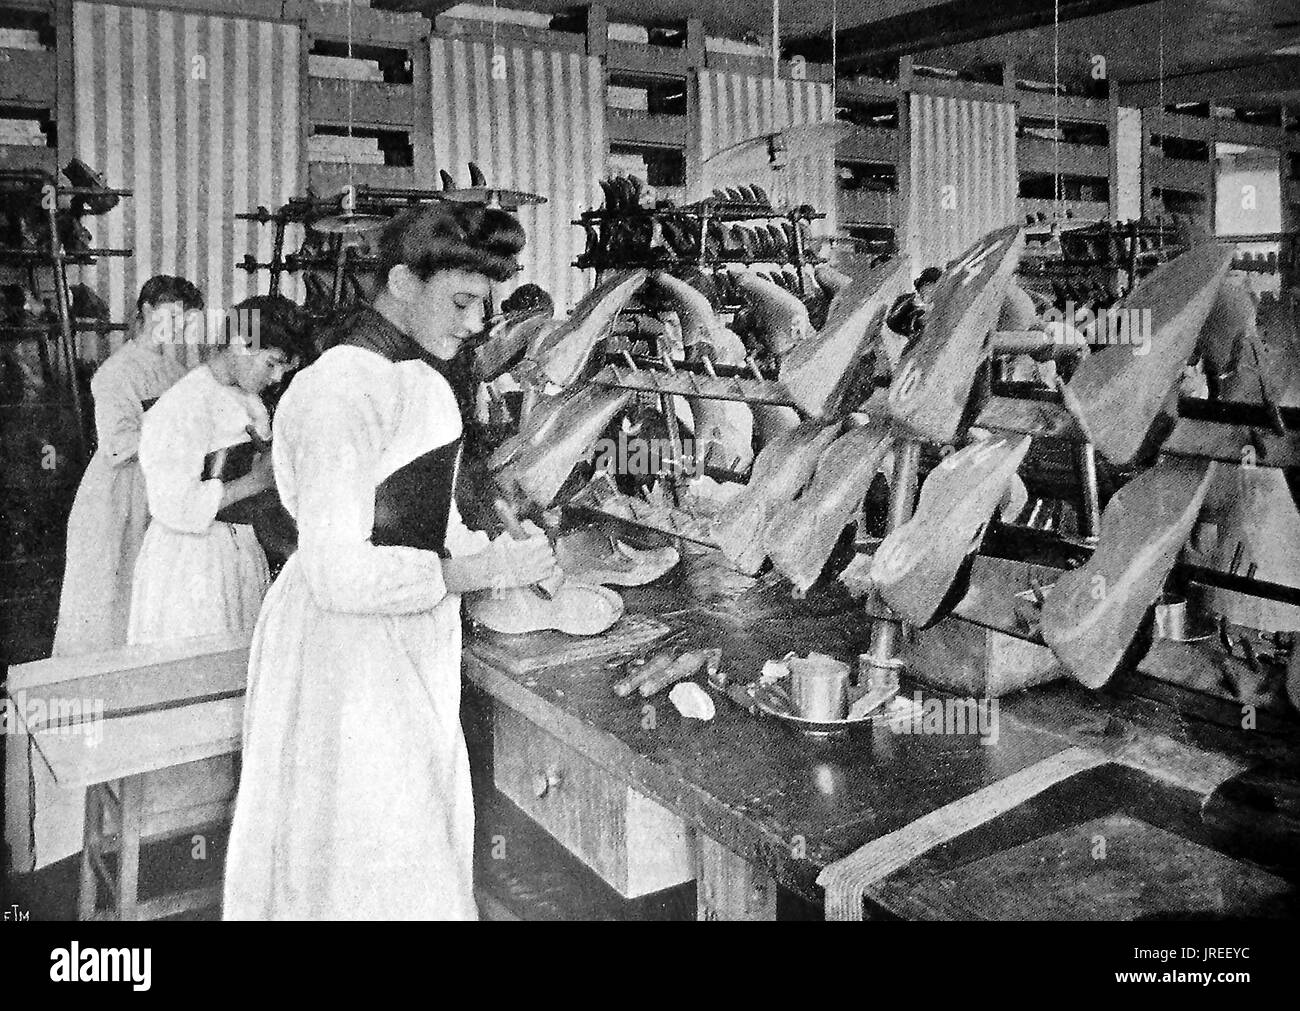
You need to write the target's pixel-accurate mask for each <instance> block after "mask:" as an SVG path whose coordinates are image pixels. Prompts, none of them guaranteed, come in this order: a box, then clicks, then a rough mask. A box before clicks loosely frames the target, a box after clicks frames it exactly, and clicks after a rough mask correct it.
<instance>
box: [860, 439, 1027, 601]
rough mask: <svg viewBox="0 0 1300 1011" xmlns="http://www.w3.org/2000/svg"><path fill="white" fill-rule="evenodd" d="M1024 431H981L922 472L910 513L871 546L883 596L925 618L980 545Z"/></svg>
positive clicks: (1021, 448)
mask: <svg viewBox="0 0 1300 1011" xmlns="http://www.w3.org/2000/svg"><path fill="white" fill-rule="evenodd" d="M1029 443H1030V438H1029V436H1027V435H1026V436H1022V437H1021V438H1020V439H1018V440H1016V441H1014V442H1013V441H1012V440H1011V439H1009V438H996V439H984V440H980V441H979V442H975V443H972V444H971V445H969V446H966V447H964V448H963V449H960V450H958V451H957V452H955V453H953V454H951V455H950V456H948V457H945V458H944V460H943V462H941V463H940V464H939V466H937V467H935V468H934V470H932V471H930V474H929V476H928V477H926V479H925V484H924V485H922V487H921V495H920V499H919V500H918V502H917V505H916V512H915V513H914V514H913V516H912V518H911V519H910V520H908V521H907V522H906V523H904V524H903V525H902V526H900V527H898V528H897V529H896V530H894V531H892V532H891V533H890V534H889V535H888V536H886V537H885V539H884V540H883V541H882V542H881V544H880V547H879V548H877V549H876V553H875V556H874V558H873V560H872V563H871V579H872V582H873V583H875V585H876V587H877V588H878V589H879V590H880V594H881V596H882V597H884V599H885V601H886V603H888V604H889V606H890V607H892V608H893V609H894V610H895V611H897V612H898V613H899V614H901V615H903V617H904V618H906V619H907V621H909V622H910V623H912V624H913V625H917V626H922V627H924V626H926V625H929V624H930V623H931V622H932V621H933V620H934V618H935V616H936V615H937V614H938V613H939V611H940V609H941V605H942V604H943V603H944V602H945V600H947V599H948V597H949V594H950V593H951V591H952V589H953V586H954V584H955V583H956V582H957V578H958V575H959V574H960V573H961V570H962V566H963V565H964V564H965V562H966V559H967V558H969V557H970V556H971V554H973V553H974V552H975V551H976V549H978V548H979V545H980V542H981V541H982V540H983V539H984V531H985V529H986V528H987V526H988V523H989V520H990V519H992V517H993V513H994V512H995V511H996V510H997V509H998V508H999V507H1000V506H1001V505H1002V504H1003V502H1004V500H1005V499H1006V497H1007V491H1008V489H1009V488H1010V486H1011V484H1012V479H1013V478H1014V477H1015V476H1016V471H1017V470H1018V469H1019V467H1020V464H1021V463H1022V462H1023V461H1024V458H1025V454H1026V453H1027V452H1028V451H1029Z"/></svg>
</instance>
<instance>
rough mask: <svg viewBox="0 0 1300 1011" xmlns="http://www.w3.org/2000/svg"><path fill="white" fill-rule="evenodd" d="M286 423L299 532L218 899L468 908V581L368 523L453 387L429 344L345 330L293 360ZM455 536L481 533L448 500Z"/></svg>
mask: <svg viewBox="0 0 1300 1011" xmlns="http://www.w3.org/2000/svg"><path fill="white" fill-rule="evenodd" d="M363 316H364V317H365V318H366V319H367V323H366V325H368V326H369V327H370V328H371V329H372V330H373V329H375V328H378V329H380V330H385V329H386V330H387V331H388V333H387V335H386V336H387V337H388V338H390V339H391V340H393V341H396V342H400V341H402V340H405V338H402V337H401V336H400V334H397V331H395V330H393V329H392V328H391V326H389V325H388V324H387V323H386V322H383V321H382V318H381V317H379V316H378V314H376V313H374V312H373V311H370V312H368V313H365V314H363ZM275 429H276V434H275V441H274V450H273V452H274V454H275V473H276V484H277V485H278V487H279V491H280V497H281V500H282V502H283V503H284V506H285V508H286V509H287V510H288V511H289V512H290V513H291V514H293V516H294V517H295V519H296V520H297V523H298V550H297V552H296V553H295V554H294V555H293V556H292V557H291V558H290V559H289V561H288V563H287V564H286V566H285V568H284V571H283V572H282V573H281V574H280V576H279V578H278V579H277V580H276V582H275V585H274V586H273V587H272V588H271V592H270V593H269V594H268V595H267V599H266V603H265V605H264V607H263V609H262V614H261V617H260V619H259V621H258V626H257V631H256V634H255V636H254V639H253V645H252V650H251V654H250V657H249V683H248V697H247V700H246V703H245V722H244V750H243V774H242V777H241V781H240V789H239V796H238V800H237V803H236V809H235V820H234V825H233V827H232V829H231V838H230V847H229V855H228V858H227V864H226V880H225V901H224V911H223V915H224V917H225V918H226V919H395V920H397V919H473V918H475V917H476V916H477V910H476V907H475V904H474V895H473V836H474V808H473V799H472V796H471V792H470V777H469V760H468V755H467V752H466V748H465V739H464V735H463V733H462V730H461V726H460V646H461V643H460V598H459V596H457V595H454V594H449V593H447V592H446V589H445V587H444V585H443V581H442V575H441V564H442V563H441V558H440V556H439V555H438V554H437V553H436V552H434V551H428V550H420V549H417V548H412V547H403V546H383V547H381V546H376V545H374V544H373V543H371V539H370V538H371V532H372V529H373V527H374V520H375V515H374V514H375V492H376V488H377V486H378V485H379V484H380V483H381V482H382V481H384V479H385V478H387V477H388V476H390V475H392V474H393V473H394V472H395V471H397V470H399V469H400V468H402V467H404V466H405V465H407V464H408V463H410V462H411V461H414V460H416V459H418V458H420V457H422V456H424V455H425V454H427V453H429V452H431V451H432V450H434V449H436V448H438V447H443V446H446V445H447V444H449V443H451V442H452V441H453V440H456V439H458V438H459V437H460V432H461V420H460V414H459V411H458V409H457V406H456V401H455V398H454V396H453V394H452V391H451V388H450V386H448V385H447V382H446V381H445V380H444V379H443V377H442V376H441V375H440V374H439V373H438V372H437V371H435V370H434V369H433V368H431V367H429V366H428V365H426V364H424V363H423V362H422V361H419V360H393V357H392V356H389V357H385V356H384V355H382V354H380V353H377V352H376V351H374V350H365V349H362V348H358V347H349V346H341V347H335V348H332V349H331V350H329V351H327V352H326V353H325V354H324V355H322V356H321V358H320V359H319V360H318V361H317V362H316V363H315V364H314V365H312V366H310V367H309V368H307V369H305V370H304V371H303V372H302V373H300V374H299V375H298V376H297V377H295V379H294V381H293V383H292V385H291V386H290V388H289V390H288V392H287V393H286V394H285V396H284V398H283V400H282V401H281V403H280V406H279V410H278V412H277V415H276V423H275ZM445 543H446V548H447V550H448V552H449V553H450V554H452V555H465V554H472V553H474V552H477V551H480V550H482V549H483V548H484V547H486V546H487V544H488V539H487V537H486V536H485V535H483V534H480V533H472V532H471V531H469V530H468V529H466V528H465V526H464V524H463V523H462V522H461V519H460V516H459V514H458V513H457V512H456V510H455V505H454V502H453V503H452V504H451V505H450V507H449V520H448V528H447V533H446V541H445Z"/></svg>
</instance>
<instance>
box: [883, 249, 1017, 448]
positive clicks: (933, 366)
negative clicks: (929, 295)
mask: <svg viewBox="0 0 1300 1011" xmlns="http://www.w3.org/2000/svg"><path fill="white" fill-rule="evenodd" d="M1024 247H1025V236H1024V233H1023V232H1022V231H1021V230H1020V229H1019V228H1018V227H1017V226H1014V225H1013V226H1009V227H1006V228H999V229H997V230H996V231H993V232H990V233H989V234H988V235H986V236H984V238H982V239H981V240H980V241H979V242H977V243H976V244H975V245H974V246H972V247H971V248H970V249H968V250H967V251H966V253H965V254H964V255H963V256H962V258H961V259H960V260H959V261H957V263H956V265H955V266H953V267H952V268H951V269H949V270H947V271H945V273H944V275H943V277H942V278H940V280H939V287H938V288H937V289H936V291H935V294H934V309H933V310H932V311H931V312H930V314H929V316H928V317H927V318H926V322H925V330H924V332H923V334H922V336H921V340H920V341H919V342H918V343H917V346H916V347H915V348H913V349H912V350H911V351H910V352H909V353H907V354H905V355H904V356H903V358H902V359H901V360H900V361H899V363H898V372H897V374H896V375H895V377H894V380H893V382H891V383H890V386H889V399H888V404H889V411H890V414H891V415H892V416H893V417H894V419H895V420H897V421H898V422H899V423H900V424H901V425H903V426H905V427H906V428H907V429H909V430H910V431H911V432H912V433H914V434H915V435H916V436H917V437H919V438H921V439H924V440H927V441H929V442H937V443H941V444H942V443H949V442H952V441H953V440H954V439H955V438H956V437H957V430H958V427H959V426H960V424H961V419H962V416H963V415H964V414H965V413H966V405H967V403H968V402H969V401H970V394H971V388H972V387H973V386H974V384H975V375H976V373H977V372H978V371H979V367H980V366H981V365H982V364H983V362H984V360H985V359H986V358H987V357H988V335H989V331H990V330H992V329H993V324H994V323H996V322H997V318H998V314H999V313H1000V312H1001V310H1002V303H1003V301H1004V300H1005V298H1006V292H1007V286H1008V285H1009V284H1010V283H1011V274H1012V271H1014V270H1015V268H1016V265H1017V264H1018V263H1019V262H1020V254H1021V252H1022V251H1023V250H1024Z"/></svg>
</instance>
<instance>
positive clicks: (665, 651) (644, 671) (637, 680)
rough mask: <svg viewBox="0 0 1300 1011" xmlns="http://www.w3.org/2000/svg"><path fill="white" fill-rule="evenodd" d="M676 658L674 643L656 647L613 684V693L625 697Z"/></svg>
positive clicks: (668, 665)
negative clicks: (634, 667)
mask: <svg viewBox="0 0 1300 1011" xmlns="http://www.w3.org/2000/svg"><path fill="white" fill-rule="evenodd" d="M676 659H677V646H676V645H675V644H674V645H672V646H668V647H666V648H660V649H656V651H655V652H653V653H651V654H650V656H649V657H648V658H647V659H646V662H645V663H644V664H643V665H642V666H640V667H638V668H637V669H636V670H634V671H632V672H631V673H629V674H628V675H627V677H625V678H623V679H622V680H621V681H619V682H617V683H616V684H615V685H614V694H615V695H617V696H618V697H619V698H626V697H627V696H628V695H631V694H632V693H633V692H634V691H636V690H637V689H638V688H639V687H640V686H641V685H642V684H643V683H644V682H645V681H647V680H648V679H650V678H652V677H654V676H655V675H657V674H660V673H662V672H663V671H665V670H667V669H668V668H669V667H671V666H672V664H673V662H674V661H675V660H676Z"/></svg>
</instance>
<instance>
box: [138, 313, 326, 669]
mask: <svg viewBox="0 0 1300 1011" xmlns="http://www.w3.org/2000/svg"><path fill="white" fill-rule="evenodd" d="M286 302H287V300H283V299H279V298H270V297H269V296H262V297H259V298H252V299H248V300H246V301H244V302H241V303H240V304H239V305H237V306H235V308H234V310H233V312H232V314H231V318H230V319H228V320H227V321H226V330H227V331H228V334H229V342H228V343H227V344H226V345H225V346H224V347H222V348H221V349H220V350H219V351H218V352H217V353H216V354H214V355H212V356H211V357H210V358H209V359H208V361H207V363H206V364H204V365H200V366H199V367H198V368H196V369H194V370H193V371H192V372H190V373H189V374H188V375H187V376H186V377H185V378H184V379H182V380H181V381H180V382H178V383H177V384H176V385H175V386H173V387H172V388H171V389H170V390H168V391H167V392H166V393H165V394H164V395H163V396H162V397H160V398H159V400H158V403H157V404H155V405H154V407H153V409H152V410H150V412H149V413H148V415H147V416H146V417H145V421H144V428H143V431H142V432H141V436H140V467H141V469H142V470H143V471H144V477H145V485H146V488H147V491H148V496H149V511H150V513H151V514H152V515H153V522H152V523H151V524H150V526H149V529H148V531H147V532H146V533H145V537H144V544H143V546H142V547H141V549H140V556H139V558H138V559H137V560H136V565H135V579H134V582H133V584H132V588H131V619H130V624H129V627H128V630H127V640H128V642H130V643H132V644H135V643H147V642H167V641H169V640H172V639H184V638H189V637H192V636H200V635H216V634H219V633H223V632H230V633H239V632H251V631H252V629H253V625H254V624H255V623H256V621H257V612H258V609H259V608H260V607H261V605H262V597H263V596H264V595H265V594H266V588H267V585H268V584H269V583H270V576H269V571H268V568H267V562H266V555H265V553H264V552H263V551H262V547H261V545H260V544H258V541H257V536H256V535H255V534H254V532H253V528H252V527H251V526H249V525H247V524H246V523H241V522H226V521H225V517H224V516H223V515H222V510H224V509H228V508H229V507H230V506H233V505H234V504H235V503H237V502H242V501H244V500H245V499H248V498H251V497H252V496H254V495H257V494H259V493H261V492H263V491H265V490H267V489H269V488H272V487H274V482H273V479H272V473H271V455H270V453H269V452H254V450H256V449H258V448H259V447H260V446H261V445H262V444H264V443H266V442H269V441H270V438H271V422H270V418H269V416H268V414H267V410H266V406H265V404H263V402H262V398H261V394H262V392H263V391H264V390H266V389H267V388H268V387H270V386H272V385H274V384H275V383H278V382H279V381H280V380H281V379H282V378H283V377H284V374H285V373H286V372H287V371H290V370H292V369H293V368H294V367H295V365H296V363H297V361H298V359H299V358H300V357H301V355H302V352H303V338H302V334H301V332H300V331H299V329H298V328H297V325H296V317H295V315H294V313H295V312H296V307H295V306H293V305H292V303H287V305H286V304H285V303H286ZM241 462H242V464H243V466H240V463H241Z"/></svg>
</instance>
